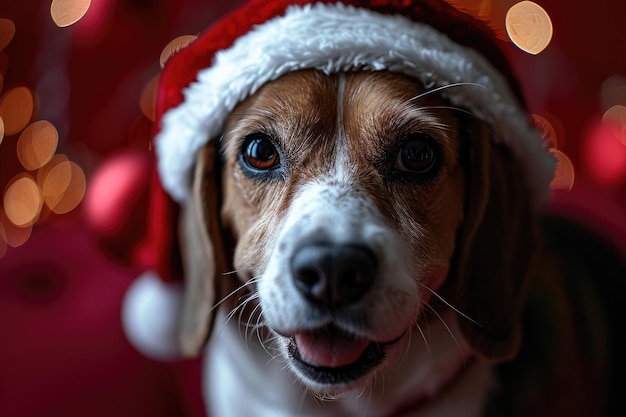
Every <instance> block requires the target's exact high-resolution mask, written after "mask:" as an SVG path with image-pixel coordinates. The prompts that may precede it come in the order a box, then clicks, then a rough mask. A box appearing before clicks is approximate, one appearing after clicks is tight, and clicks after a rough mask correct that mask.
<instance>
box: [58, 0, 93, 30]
mask: <svg viewBox="0 0 626 417" xmlns="http://www.w3.org/2000/svg"><path fill="white" fill-rule="evenodd" d="M89 6H91V0H52V4H51V5H50V16H51V17H52V20H53V21H54V23H55V24H56V25H57V26H58V27H61V28H63V27H67V26H70V25H73V24H74V23H76V22H78V21H79V20H80V19H82V18H83V16H85V14H86V13H87V11H88V10H89Z"/></svg>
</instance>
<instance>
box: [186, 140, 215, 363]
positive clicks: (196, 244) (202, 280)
mask: <svg viewBox="0 0 626 417" xmlns="http://www.w3.org/2000/svg"><path fill="white" fill-rule="evenodd" d="M217 158H218V156H217V150H216V148H215V147H214V146H205V147H204V148H202V149H201V150H200V151H199V153H198V157H197V160H196V167H195V171H194V177H193V191H192V193H193V194H192V198H191V199H190V201H189V202H188V203H187V204H186V205H185V206H184V207H183V208H182V210H181V222H180V224H181V229H180V235H181V236H180V246H181V254H182V260H183V270H184V274H185V277H184V295H183V306H182V314H181V322H180V326H179V344H180V348H181V352H182V354H183V355H184V356H188V357H193V356H197V355H198V354H199V353H200V352H201V350H202V348H203V347H204V345H205V343H206V341H207V339H208V338H209V335H210V332H211V327H212V324H213V313H214V311H213V309H214V305H215V302H216V298H217V297H218V294H220V287H219V284H220V280H219V279H218V274H220V273H221V272H222V271H223V265H224V254H223V247H222V244H221V242H222V239H221V228H220V224H219V217H218V214H219V183H218V180H217V175H218V172H217V170H216V167H215V165H216V163H217Z"/></svg>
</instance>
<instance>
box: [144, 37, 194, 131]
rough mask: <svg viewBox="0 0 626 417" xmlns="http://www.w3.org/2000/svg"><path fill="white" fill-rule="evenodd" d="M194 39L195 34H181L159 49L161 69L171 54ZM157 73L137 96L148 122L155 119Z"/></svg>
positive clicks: (174, 53)
mask: <svg viewBox="0 0 626 417" xmlns="http://www.w3.org/2000/svg"><path fill="white" fill-rule="evenodd" d="M196 39H198V36H197V35H182V36H178V37H176V38H174V39H172V40H171V41H169V42H168V44H167V45H165V47H164V48H163V50H162V51H161V55H160V57H159V64H160V66H161V69H162V68H163V67H165V64H166V63H167V61H168V60H169V59H170V58H171V57H172V56H174V55H176V54H177V53H178V52H180V51H181V50H183V49H184V48H186V47H188V46H189V45H190V44H191V43H192V42H193V41H195V40H196ZM159 75H160V74H157V75H155V76H154V77H152V78H151V79H150V80H149V81H148V82H147V83H146V84H145V85H144V87H143V89H142V91H141V95H140V97H139V108H140V109H141V113H142V114H143V115H144V116H145V117H146V118H147V119H148V120H149V121H150V122H154V120H155V106H156V92H157V87H158V84H159Z"/></svg>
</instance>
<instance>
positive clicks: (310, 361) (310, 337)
mask: <svg viewBox="0 0 626 417" xmlns="http://www.w3.org/2000/svg"><path fill="white" fill-rule="evenodd" d="M403 336H404V334H402V335H401V336H400V337H398V338H396V339H394V340H391V341H388V342H377V341H371V340H367V339H363V338H359V337H357V336H353V335H350V334H348V333H346V332H344V331H342V330H340V329H338V328H336V327H334V326H332V325H330V326H327V327H325V328H322V329H316V330H312V331H302V332H297V333H295V334H294V335H293V336H282V338H283V342H284V343H283V349H284V353H285V354H286V356H287V360H288V364H289V368H290V369H291V370H292V371H293V372H294V374H296V376H298V378H299V379H300V380H301V381H302V382H303V383H304V384H305V385H306V386H307V387H308V388H309V389H311V390H312V391H314V392H316V393H318V394H321V395H324V396H337V395H340V394H342V393H344V392H346V391H349V390H352V389H355V388H361V387H363V386H365V385H366V384H367V382H368V381H369V380H370V379H371V378H372V377H373V375H374V374H375V373H376V371H377V370H378V369H380V368H381V367H382V366H383V364H384V363H385V362H386V360H387V358H388V350H389V349H391V348H392V345H395V344H396V343H397V342H398V341H399V340H400V339H401V338H402V337H403Z"/></svg>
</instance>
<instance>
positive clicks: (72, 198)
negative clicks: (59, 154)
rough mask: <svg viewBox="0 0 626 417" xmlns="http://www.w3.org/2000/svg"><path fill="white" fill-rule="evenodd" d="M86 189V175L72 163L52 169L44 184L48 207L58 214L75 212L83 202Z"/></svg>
mask: <svg viewBox="0 0 626 417" xmlns="http://www.w3.org/2000/svg"><path fill="white" fill-rule="evenodd" d="M86 188H87V180H86V179H85V173H84V172H83V170H82V169H81V168H80V166H78V164H76V163H75V162H71V161H62V162H60V163H58V164H56V165H55V166H53V167H52V168H50V169H49V170H48V172H47V174H46V175H45V177H44V178H43V183H42V190H43V198H44V201H45V203H46V206H47V207H48V208H49V209H50V210H51V211H52V212H53V213H56V214H65V213H69V212H70V211H72V210H74V209H75V208H76V207H77V206H78V205H79V204H80V203H81V201H82V200H83V197H84V196H85V190H86Z"/></svg>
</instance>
